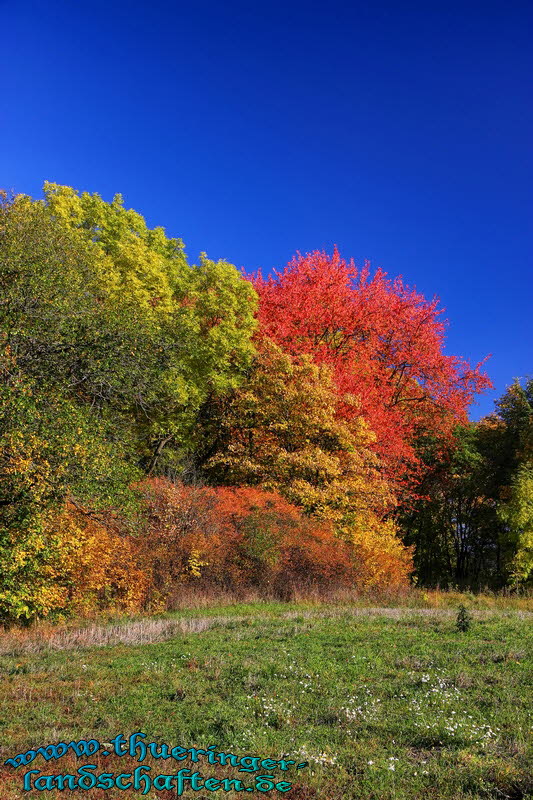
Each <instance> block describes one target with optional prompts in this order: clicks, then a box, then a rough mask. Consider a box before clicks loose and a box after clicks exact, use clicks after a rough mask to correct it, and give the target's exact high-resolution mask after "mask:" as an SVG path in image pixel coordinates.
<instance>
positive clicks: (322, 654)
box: [0, 604, 533, 800]
mask: <svg viewBox="0 0 533 800" xmlns="http://www.w3.org/2000/svg"><path fill="white" fill-rule="evenodd" d="M214 611H216V614H214V616H215V617H219V616H220V615H221V613H223V612H226V614H225V616H226V619H225V621H223V622H217V621H216V620H215V621H213V624H212V627H209V628H207V629H206V630H203V631H202V632H199V633H192V634H191V633H183V634H179V635H176V636H174V637H173V638H171V639H169V640H167V641H162V642H158V643H153V644H143V645H136V644H131V645H126V644H120V645H113V646H107V647H88V648H85V649H75V650H57V651H54V650H44V651H42V652H37V653H31V652H26V653H24V652H19V653H18V654H15V655H9V656H7V655H4V656H2V657H1V658H0V678H1V682H2V686H1V690H0V697H1V698H2V706H1V709H0V728H1V730H0V734H1V735H0V740H1V743H2V749H1V752H2V760H4V759H6V758H8V757H10V756H13V755H15V754H16V753H19V752H21V751H23V750H26V749H30V748H31V747H34V746H39V745H44V744H48V743H52V742H53V743H55V742H58V741H66V742H69V741H71V740H72V739H80V738H95V739H98V740H99V741H100V742H108V741H110V739H111V738H112V737H114V736H116V735H117V734H118V733H123V734H124V735H126V736H127V735H128V734H130V733H132V732H134V731H138V730H142V731H143V732H145V733H146V734H147V737H148V740H149V741H158V742H166V743H169V744H171V745H181V746H183V747H193V746H197V747H203V748H205V747H208V746H209V745H217V747H218V748H219V749H221V750H226V751H228V752H232V753H237V754H238V755H239V756H244V755H252V754H253V755H258V754H259V755H261V756H262V757H263V758H272V759H279V758H282V757H288V758H291V759H295V760H296V761H304V760H305V761H308V762H309V766H308V767H307V768H305V769H302V770H299V771H296V770H295V769H294V768H292V769H289V770H288V771H287V772H284V773H282V774H280V773H277V777H276V779H277V780H287V781H291V782H292V783H293V789H292V790H291V791H289V792H288V793H287V794H286V795H282V794H279V793H278V792H272V793H269V794H270V796H276V797H282V796H287V797H289V798H293V800H308V799H309V800H313V799H314V798H320V800H343V799H344V798H345V799H346V800H351V799H352V798H353V800H356V798H357V800H389V799H390V800H393V799H394V800H407V799H408V798H409V800H417V799H420V800H421V799H422V798H430V797H432V798H436V800H452V798H453V799H454V800H459V798H494V800H496V798H512V800H519V798H527V797H533V780H532V777H531V776H532V774H533V746H532V738H533V737H532V734H533V702H532V701H533V687H532V675H533V647H532V643H533V635H532V627H533V626H532V617H531V615H528V614H526V613H520V612H516V611H512V610H508V611H499V610H494V611H491V612H485V614H484V615H482V614H481V613H478V614H476V615H475V618H474V621H473V624H472V628H471V629H470V630H469V631H468V632H466V633H459V632H457V630H456V629H455V615H454V614H453V613H452V614H451V615H450V614H449V613H448V614H446V613H445V612H442V613H439V612H434V613H432V614H427V615H425V614H421V613H416V612H415V611H412V610H409V609H402V610H398V612H397V613H396V614H395V615H394V616H386V615H385V614H379V613H374V614H368V615H367V614H364V613H361V612H359V613H358V614H353V613H351V612H350V610H349V609H346V608H342V607H339V608H337V609H335V608H331V607H329V608H327V607H315V608H314V609H313V608H312V607H306V608H299V607H298V606H281V605H276V604H269V605H257V606H241V607H240V608H233V609H232V610H231V612H228V610H227V609H221V608H217V609H215V610H214ZM287 611H290V612H292V616H291V617H290V618H287V616H286V612H287ZM201 613H202V616H209V613H208V610H207V609H202V612H201ZM196 615H198V611H196ZM231 615H233V616H234V617H235V618H234V619H228V618H227V617H229V616H231ZM185 616H188V615H185ZM189 616H190V615H189ZM69 758H70V756H65V757H64V758H63V759H62V760H61V761H59V762H57V763H56V764H55V765H53V762H51V763H50V764H48V765H46V764H45V762H44V760H43V759H42V758H41V757H38V758H37V759H36V760H35V761H34V762H33V764H32V765H31V766H30V767H26V768H24V767H20V768H19V769H18V770H16V771H14V770H13V769H12V768H10V767H4V768H3V772H2V774H1V776H0V787H2V786H3V787H4V788H3V789H2V792H3V793H2V794H1V797H2V800H4V798H5V800H15V798H19V797H20V798H22V797H27V798H29V797H31V798H33V797H35V798H37V797H40V798H43V799H46V800H48V799H49V798H60V797H63V798H66V797H69V796H75V797H86V798H113V799H114V798H115V797H117V798H118V797H122V798H125V799H127V798H133V797H135V798H137V797H140V795H139V793H135V792H128V791H127V792H119V791H116V792H115V794H113V792H112V791H108V792H106V793H105V794H104V793H103V792H102V791H100V793H98V792H97V791H88V792H87V791H80V792H74V793H71V792H68V791H64V792H56V793H54V792H46V791H39V792H37V791H36V792H31V793H23V792H22V773H23V772H24V771H25V769H41V770H42V771H43V773H44V774H50V773H52V772H54V771H55V772H68V771H69V770H70V771H72V769H73V768H74V769H75V768H76V766H75V764H74V762H73V761H72V760H70V761H69ZM98 758H99V759H100V760H99V761H98V762H95V761H94V760H91V759H90V758H82V759H80V761H79V762H78V766H79V765H81V764H83V763H87V762H90V763H99V765H100V766H101V767H102V771H106V770H107V771H112V770H116V766H117V763H116V762H117V761H118V758H115V761H113V758H111V757H110V758H103V757H101V756H99V757H98ZM150 763H155V762H150ZM132 766H134V764H133V762H132V761H131V760H129V759H128V757H125V758H124V759H122V760H121V761H120V767H121V770H118V771H128V769H130V768H131V767H132ZM181 766H186V767H188V766H190V764H189V763H182V764H178V765H176V763H175V762H171V761H168V762H159V763H158V764H157V768H155V769H154V773H155V774H157V772H165V773H170V772H174V771H175V770H176V769H179V768H180V767H181ZM67 767H68V768H67ZM198 768H199V769H200V771H201V772H202V774H203V775H205V776H210V775H211V776H215V777H220V776H221V775H222V774H224V775H227V776H231V777H240V778H243V776H242V774H240V775H239V774H238V773H237V772H236V770H233V771H231V770H230V771H229V772H228V771H227V770H226V771H224V770H220V768H219V769H218V772H217V768H216V767H208V768H207V769H206V768H205V766H204V765H202V764H201V763H200V764H199V766H198ZM244 777H245V778H246V777H249V776H244ZM248 782H249V781H248ZM147 796H148V797H149V798H151V799H152V800H155V798H157V799H158V800H166V798H171V797H175V795H173V794H171V793H170V792H165V791H157V792H152V793H150V794H149V795H147ZM185 796H187V797H196V798H198V800H202V798H204V797H213V796H218V797H227V798H228V800H229V798H233V797H241V798H242V796H243V795H242V793H224V792H222V791H220V792H218V793H213V792H208V791H204V792H202V791H200V792H189V793H188V794H186V795H185ZM255 796H261V793H259V792H258V793H257V794H255Z"/></svg>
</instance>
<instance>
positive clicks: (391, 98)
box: [0, 0, 533, 418]
mask: <svg viewBox="0 0 533 800" xmlns="http://www.w3.org/2000/svg"><path fill="white" fill-rule="evenodd" d="M532 19H533V13H532V7H531V5H530V3H529V2H523V3H520V2H518V3H517V2H508V1H506V2H503V1H502V2H497V3H493V2H490V0H485V2H479V3H470V2H468V0H467V1H466V2H465V3H454V2H437V3H428V2H426V3H419V4H416V3H402V2H392V0H389V2H381V3H380V2H377V3H375V2H372V3H369V2H364V3H363V2H358V0H354V2H337V1H336V0H330V2H320V3H313V2H305V3H304V2H292V1H291V0H287V2H285V3H280V2H278V1H277V0H269V2H266V3H258V2H252V0H247V2H235V0H224V1H223V2H222V1H221V0H219V2H216V3H215V2H209V1H206V2H198V3H194V2H193V3H182V2H179V0H173V1H172V2H162V0H152V2H147V0H144V1H143V2H137V1H136V0H129V2H118V1H117V0H105V2H103V1H102V0H92V2H90V3H89V2H84V1H83V0H79V2H78V1H76V2H73V0H46V1H44V0H43V1H40V0H37V1H34V2H32V0H26V2H24V1H23V0H18V1H17V0H15V2H13V0H9V2H6V1H5V0H0V39H1V42H2V68H1V70H0V185H2V186H4V187H6V188H13V189H15V190H16V191H19V192H25V193H28V194H32V195H34V196H38V195H39V194H40V190H41V187H42V183H43V181H44V180H52V181H56V182H58V183H65V184H68V185H71V186H74V187H76V188H79V189H83V190H88V191H97V192H99V193H100V194H101V195H102V196H103V197H104V199H107V200H110V199H111V197H112V196H113V194H114V193H116V192H121V193H122V194H123V195H124V198H125V202H126V205H127V206H128V207H133V208H135V209H136V210H138V211H140V212H141V213H143V214H144V215H145V217H146V218H147V220H148V223H149V224H150V225H156V224H161V225H164V226H165V227H166V228H167V231H168V232H169V234H171V235H174V236H181V237H182V238H183V239H184V241H185V243H186V245H187V252H188V254H189V257H190V258H191V260H196V259H197V257H198V254H199V252H200V251H202V250H205V251H207V252H208V254H209V256H210V257H212V258H226V259H227V260H229V261H231V262H233V263H235V264H237V265H238V266H244V267H245V268H246V269H247V270H253V269H256V268H257V267H262V268H263V269H264V270H269V269H271V268H272V267H280V266H282V265H283V264H284V263H286V262H287V261H288V260H289V259H290V258H291V256H292V255H293V253H294V252H295V251H296V250H300V251H301V252H307V251H310V250H314V249H317V248H320V249H322V248H326V249H328V250H331V249H332V246H333V244H334V243H336V244H337V245H338V246H339V249H340V251H341V253H342V254H343V255H345V256H353V257H354V259H355V260H356V262H358V263H362V262H363V260H364V259H369V260H370V261H371V263H372V266H374V267H377V266H382V267H383V268H384V269H385V270H386V271H387V272H388V273H389V274H390V275H391V276H395V275H403V277H404V279H405V280H406V281H407V282H408V283H410V284H412V285H415V286H416V287H417V288H418V289H419V290H420V291H422V292H423V293H424V294H426V295H427V296H430V297H431V296H433V295H435V294H436V295H438V296H439V297H440V298H441V302H442V305H443V306H445V308H446V316H447V318H448V319H449V322H450V327H449V333H448V345H447V350H448V352H451V353H457V354H460V355H463V356H465V357H467V358H469V359H471V360H472V361H474V362H475V361H478V360H481V359H482V358H483V357H484V356H485V355H487V354H488V353H492V358H491V359H490V361H489V362H488V365H487V368H488V371H489V373H490V375H491V377H492V380H493V382H494V384H495V390H494V392H489V393H487V394H486V395H485V396H484V397H483V398H482V399H481V401H480V404H479V405H478V406H475V407H473V409H472V416H473V417H474V418H477V417H479V416H480V415H481V414H484V413H487V412H489V411H491V410H492V408H493V401H494V399H495V398H496V397H498V396H499V395H500V394H501V393H502V392H503V390H504V389H505V387H506V385H508V384H509V383H510V382H511V380H512V379H513V377H515V376H525V375H527V374H531V373H533V348H532V346H531V307H532V299H533V298H532V288H533V281H532V271H531V255H532V237H531V229H530V228H529V230H528V225H529V224H530V220H531V211H532V207H531V206H532V203H531V192H530V187H531V185H532V159H531V141H532V133H533V125H532V121H533V119H532V118H533V106H532V103H531V96H530V92H529V93H528V89H530V85H531V77H532V72H533V71H532V63H531V55H530V51H531V42H532Z"/></svg>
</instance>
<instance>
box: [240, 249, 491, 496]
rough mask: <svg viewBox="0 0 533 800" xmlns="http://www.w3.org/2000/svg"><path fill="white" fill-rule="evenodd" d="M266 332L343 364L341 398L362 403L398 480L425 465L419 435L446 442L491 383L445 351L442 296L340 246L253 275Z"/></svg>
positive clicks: (337, 366) (293, 348)
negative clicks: (345, 253)
mask: <svg viewBox="0 0 533 800" xmlns="http://www.w3.org/2000/svg"><path fill="white" fill-rule="evenodd" d="M253 282H254V286H255V288H256V290H257V291H258V293H259V297H260V308H259V312H258V313H259V321H260V325H261V333H262V334H263V335H266V336H268V337H270V338H271V339H273V340H274V341H275V342H277V344H279V345H280V346H281V347H282V348H283V349H284V350H286V351H287V352H289V353H291V354H292V355H295V354H300V353H309V354H311V355H312V356H313V358H314V360H315V361H316V362H317V363H326V364H328V365H329V366H330V367H332V368H333V371H334V379H335V383H336V387H337V391H338V392H339V395H340V396H341V397H342V395H343V394H351V395H356V396H358V397H359V398H360V401H361V406H360V411H359V412H357V411H355V412H354V408H353V406H349V405H346V406H342V404H341V408H340V413H341V415H342V414H344V415H345V417H346V418H349V417H350V415H353V414H354V413H361V414H362V415H363V416H364V417H365V418H366V420H367V421H368V423H369V424H370V427H371V428H372V429H373V431H374V432H375V434H376V436H377V442H376V444H375V448H376V451H377V452H378V453H379V454H380V456H381V457H382V459H383V463H384V464H385V466H386V468H387V472H388V477H389V479H392V480H394V481H396V482H398V479H399V476H400V474H402V473H403V476H404V477H405V471H406V469H409V468H410V469H411V471H412V470H413V469H414V468H416V465H417V458H416V455H415V452H414V449H413V441H414V437H415V435H417V434H423V433H431V434H432V435H436V436H443V437H446V436H447V435H448V434H449V433H450V431H451V429H452V428H453V426H454V424H455V423H456V422H458V421H460V420H464V419H465V417H466V411H467V408H468V406H469V404H470V403H471V401H472V398H473V395H474V394H475V393H476V392H479V391H481V390H483V389H485V388H487V387H489V386H490V385H491V384H490V381H489V379H488V377H487V376H486V375H485V374H484V373H483V372H481V369H480V367H481V365H480V364H479V365H477V366H476V367H475V368H472V367H470V365H469V364H468V363H467V362H466V361H464V360H463V359H461V358H458V357H456V356H450V355H445V353H444V332H445V323H444V321H443V320H442V319H441V314H442V310H441V309H439V307H438V300H437V299H433V300H431V301H428V300H426V299H425V298H424V297H423V296H422V295H421V294H419V293H418V292H416V290H414V289H411V288H409V287H407V286H405V285H404V283H403V281H402V280H401V278H397V279H396V280H394V281H392V280H390V279H389V278H387V276H386V274H385V273H384V272H382V271H381V270H377V272H375V274H374V275H373V276H371V275H370V271H369V267H368V265H365V267H364V269H362V270H358V269H357V268H356V267H355V265H354V264H353V262H352V261H350V262H346V261H344V260H343V259H342V258H341V257H340V255H339V253H338V251H337V249H335V251H334V253H333V255H332V256H328V255H327V254H326V253H323V252H318V251H317V252H314V253H310V254H308V255H306V256H301V255H298V256H297V257H295V258H294V259H293V260H292V261H291V262H290V263H289V264H288V265H287V266H286V267H285V268H284V269H283V270H282V271H281V272H275V274H274V276H273V277H270V278H268V279H267V280H264V279H263V278H262V277H261V276H259V275H258V276H255V277H254V278H253Z"/></svg>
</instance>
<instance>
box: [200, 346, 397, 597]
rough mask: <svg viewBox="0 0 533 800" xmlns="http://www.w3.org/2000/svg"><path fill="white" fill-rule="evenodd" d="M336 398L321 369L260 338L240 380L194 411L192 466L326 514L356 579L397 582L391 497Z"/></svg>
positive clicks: (365, 439)
mask: <svg viewBox="0 0 533 800" xmlns="http://www.w3.org/2000/svg"><path fill="white" fill-rule="evenodd" d="M339 402H340V400H339V398H338V395H337V394H336V393H335V391H334V389H333V387H332V383H331V373H330V371H329V369H328V368H327V367H326V366H317V365H316V364H313V363H312V362H311V359H310V357H308V356H302V357H301V358H296V357H291V356H289V355H287V354H286V353H283V352H282V350H281V349H280V348H279V347H278V346H277V345H276V344H274V343H273V342H271V341H269V340H268V339H266V340H264V341H263V342H262V343H261V345H260V350H259V353H258V355H257V357H256V359H255V362H254V365H253V367H252V369H251V371H250V374H249V378H248V381H247V382H246V383H245V384H244V385H243V386H242V387H241V388H240V389H238V390H236V391H235V392H234V393H233V394H232V395H231V397H229V398H226V399H223V400H218V401H216V402H213V403H211V404H210V405H209V406H208V407H207V408H205V409H204V422H203V425H202V426H201V428H200V434H199V435H200V437H201V440H199V445H198V451H197V454H198V458H197V467H199V468H200V470H201V472H202V473H203V474H204V475H205V476H207V477H208V478H209V480H210V481H211V482H213V483H218V484H220V483H223V484H226V485H249V486H259V487H261V488H263V489H265V490H273V491H278V492H279V493H280V494H282V495H283V496H284V497H285V498H286V499H287V500H289V501H290V502H292V503H294V504H296V505H297V506H299V507H301V508H302V509H303V510H304V511H305V512H307V513H308V514H310V515H313V516H316V517H318V518H321V519H328V520H331V521H332V522H333V524H334V525H335V528H336V530H337V533H338V535H340V536H341V537H342V538H344V539H346V540H348V541H351V542H352V543H354V544H355V545H356V546H357V552H358V556H359V557H360V559H361V569H362V579H364V582H367V583H372V582H375V579H376V578H377V576H379V581H381V582H385V581H386V579H391V576H392V575H393V574H394V575H396V574H397V575H398V576H399V580H404V579H405V578H406V576H407V574H408V572H409V569H410V565H411V561H410V557H411V556H410V550H409V549H406V548H404V546H403V544H402V543H401V541H400V539H399V538H398V537H397V535H396V530H395V527H394V523H393V522H392V519H391V518H390V512H391V511H392V508H393V505H394V498H393V495H392V493H391V492H390V490H389V487H388V486H387V483H386V482H385V480H384V479H383V477H382V475H381V471H380V464H379V460H378V458H377V456H376V455H375V454H374V453H373V452H372V450H371V449H370V445H371V443H372V441H373V439H374V435H373V433H372V432H371V431H370V429H369V428H368V426H367V424H366V423H365V421H364V420H363V419H362V417H360V416H355V415H354V419H353V422H351V423H350V424H348V423H347V422H345V421H343V420H340V419H339V418H338V417H337V415H336V409H337V404H338V403H339ZM342 402H343V403H344V404H346V403H351V404H356V403H357V400H356V398H354V397H349V396H345V397H343V398H342ZM363 575H364V576H366V577H364V578H363Z"/></svg>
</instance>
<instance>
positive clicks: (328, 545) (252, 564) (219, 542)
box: [142, 478, 355, 603]
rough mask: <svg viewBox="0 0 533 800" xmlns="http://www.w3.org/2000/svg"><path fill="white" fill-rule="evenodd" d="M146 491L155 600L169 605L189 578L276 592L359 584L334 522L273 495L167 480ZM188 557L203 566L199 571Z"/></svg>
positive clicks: (147, 537) (147, 539) (149, 484)
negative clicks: (313, 516)
mask: <svg viewBox="0 0 533 800" xmlns="http://www.w3.org/2000/svg"><path fill="white" fill-rule="evenodd" d="M142 488H143V493H144V497H145V501H146V503H147V507H148V509H149V526H148V529H147V530H146V531H145V533H143V534H142V539H143V540H144V552H145V558H144V564H145V567H144V568H145V570H149V571H150V572H151V580H150V584H151V586H152V601H153V602H155V603H157V602H158V601H159V600H160V599H162V598H165V600H166V601H168V600H170V602H171V601H172V591H173V589H176V588H177V586H178V585H179V584H182V583H183V581H184V580H194V581H198V580H199V581H201V582H202V583H204V584H207V585H209V584H211V585H218V586H223V587H224V588H227V589H232V590H235V589H237V590H238V589H239V588H244V587H253V588H259V589H263V590H268V591H272V592H274V593H276V594H278V595H280V594H281V595H283V594H284V593H285V592H286V590H287V589H288V588H290V587H291V586H298V587H303V586H309V585H312V586H321V585H322V586H324V585H328V586H331V585H332V586H335V585H336V586H339V585H344V586H346V585H350V584H353V582H354V576H355V572H354V567H353V562H352V558H351V554H350V549H349V546H348V545H347V544H346V543H344V542H342V541H340V540H339V539H337V538H336V537H335V534H334V531H333V528H332V526H331V525H330V524H329V523H327V522H318V521H316V520H312V519H309V518H308V517H305V516H304V515H303V514H302V513H301V511H300V510H299V509H298V508H296V507H295V506H293V505H291V504H290V503H288V502H287V501H286V500H284V499H283V498H282V497H281V496H280V495H278V494H276V493H275V492H262V491H260V490H258V489H253V488H217V489H212V488H194V487H190V486H184V485H183V484H172V483H170V482H169V481H167V480H164V479H162V478H157V479H151V480H147V481H145V482H144V484H143V487H142ZM191 557H193V559H194V563H196V564H199V565H200V566H199V569H198V571H197V572H196V574H195V573H194V571H191V568H190V567H191Z"/></svg>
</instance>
